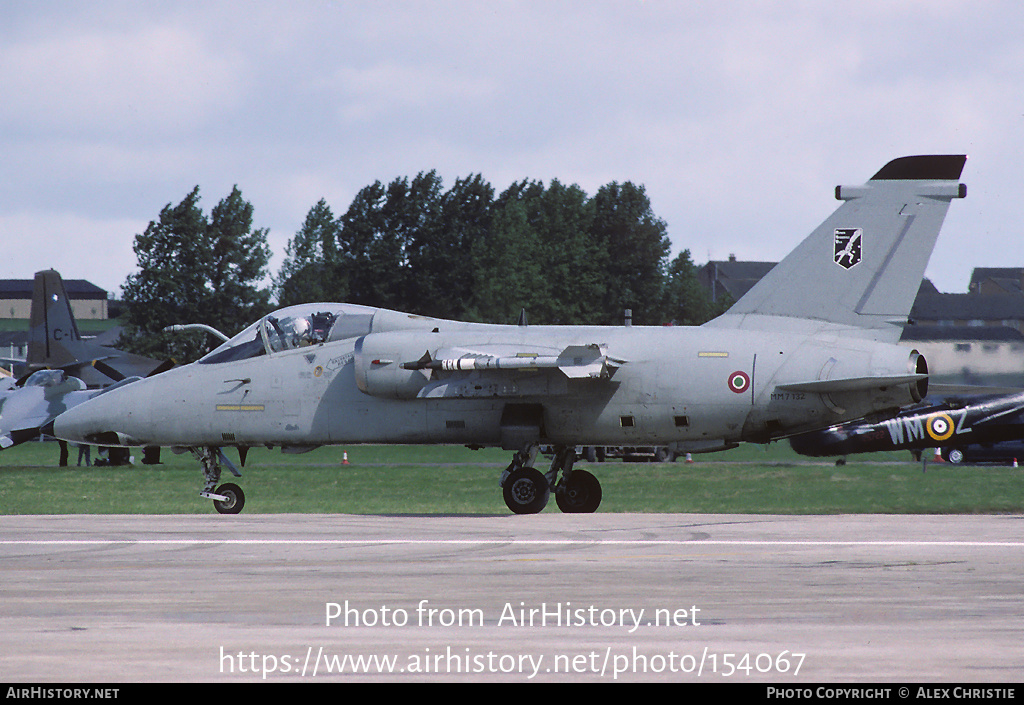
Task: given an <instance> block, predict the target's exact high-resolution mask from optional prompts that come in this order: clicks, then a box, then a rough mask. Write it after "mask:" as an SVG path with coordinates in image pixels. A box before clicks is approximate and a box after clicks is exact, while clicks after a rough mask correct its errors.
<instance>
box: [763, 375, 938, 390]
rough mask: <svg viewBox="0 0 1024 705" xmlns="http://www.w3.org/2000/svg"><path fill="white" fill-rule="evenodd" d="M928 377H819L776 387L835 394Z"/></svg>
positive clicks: (888, 385) (879, 387) (915, 380)
mask: <svg viewBox="0 0 1024 705" xmlns="http://www.w3.org/2000/svg"><path fill="white" fill-rule="evenodd" d="M926 379H928V375H926V374H909V375H889V376H881V377H847V378H845V379H817V380H813V381H809V382H793V383H790V384H780V385H778V386H777V387H776V389H782V390H785V391H787V392H808V393H812V394H833V393H838V392H857V391H863V390H866V389H882V388H885V387H892V386H896V385H903V384H917V383H919V382H922V381H924V380H926Z"/></svg>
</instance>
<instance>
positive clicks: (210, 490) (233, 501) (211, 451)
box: [190, 447, 245, 514]
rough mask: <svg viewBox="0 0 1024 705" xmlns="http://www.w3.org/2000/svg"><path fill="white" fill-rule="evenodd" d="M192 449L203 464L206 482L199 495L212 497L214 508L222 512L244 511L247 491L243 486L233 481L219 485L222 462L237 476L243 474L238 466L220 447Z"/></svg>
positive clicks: (234, 512)
mask: <svg viewBox="0 0 1024 705" xmlns="http://www.w3.org/2000/svg"><path fill="white" fill-rule="evenodd" d="M190 450H191V451H192V455H194V456H195V457H196V458H197V459H198V460H199V462H200V463H201V464H202V466H203V480H204V481H205V482H204V484H203V490H202V492H200V493H199V496H200V497H205V498H206V499H212V500H213V507H214V509H216V510H217V511H218V512H219V513H221V514H238V513H239V512H240V511H242V507H244V506H245V493H244V492H242V488H241V487H239V486H238V485H236V484H234V483H233V482H225V483H224V484H223V485H220V486H219V487H218V486H217V483H218V482H220V464H221V463H222V462H223V463H224V464H225V465H227V466H228V470H230V471H231V474H232V475H234V476H235V477H241V476H242V473H240V472H239V471H238V468H236V467H235V466H234V464H232V462H231V461H230V460H228V459H227V457H225V455H224V453H223V451H221V449H220V448H212V447H211V448H190ZM214 488H216V489H214Z"/></svg>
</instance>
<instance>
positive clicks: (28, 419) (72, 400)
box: [0, 370, 140, 450]
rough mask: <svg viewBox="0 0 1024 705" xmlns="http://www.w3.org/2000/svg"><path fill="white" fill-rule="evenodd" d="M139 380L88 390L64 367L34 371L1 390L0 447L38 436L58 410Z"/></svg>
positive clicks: (62, 410) (63, 410) (61, 410)
mask: <svg viewBox="0 0 1024 705" xmlns="http://www.w3.org/2000/svg"><path fill="white" fill-rule="evenodd" d="M138 379H140V378H139V377H126V378H124V379H122V380H120V381H119V382H117V383H115V384H114V385H111V386H109V387H106V388H104V389H87V388H86V385H85V382H83V381H82V380H81V379H79V378H78V377H71V376H69V375H68V373H67V372H65V371H64V370H37V371H35V372H33V373H32V374H30V375H29V376H28V377H27V378H26V379H24V380H21V381H20V382H19V383H18V384H17V385H12V386H10V387H8V388H5V389H2V390H0V450H6V449H7V448H10V447H12V446H16V445H18V444H19V443H24V442H26V441H31V440H34V439H36V438H39V436H41V435H42V434H43V429H44V428H45V427H46V426H47V425H48V424H49V423H50V422H51V421H53V420H54V419H55V418H57V417H58V416H60V415H61V413H63V412H65V411H67V410H68V409H70V408H72V407H74V406H77V405H78V404H81V403H82V402H84V401H86V400H88V399H92V398H93V397H95V396H97V395H98V394H102V393H104V392H107V391H110V390H112V389H114V388H116V387H118V386H121V385H124V384H128V383H130V382H133V381H135V380H138Z"/></svg>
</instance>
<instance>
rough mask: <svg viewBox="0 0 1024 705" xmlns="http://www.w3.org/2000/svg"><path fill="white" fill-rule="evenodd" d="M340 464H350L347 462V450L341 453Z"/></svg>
mask: <svg viewBox="0 0 1024 705" xmlns="http://www.w3.org/2000/svg"><path fill="white" fill-rule="evenodd" d="M341 464H342V465H351V463H350V462H348V451H347V450H346V451H344V452H343V453H342V455H341Z"/></svg>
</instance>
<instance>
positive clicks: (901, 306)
mask: <svg viewBox="0 0 1024 705" xmlns="http://www.w3.org/2000/svg"><path fill="white" fill-rule="evenodd" d="M966 159H967V157H966V156H964V155H936V156H914V157H902V158H900V159H895V160H893V161H891V162H889V163H888V164H886V165H885V166H884V167H882V169H881V170H879V171H878V173H877V174H875V175H874V176H873V177H871V180H870V181H868V182H867V183H866V184H864V185H863V186H853V187H851V186H837V187H836V198H837V199H839V200H841V201H843V202H844V203H843V204H842V205H841V206H840V207H839V208H838V209H837V210H836V211H835V212H834V213H833V214H832V215H831V216H830V217H829V218H828V219H827V220H825V222H824V223H822V224H821V225H819V226H818V227H817V228H816V229H815V230H814V232H812V233H811V234H810V236H808V237H807V239H805V240H804V241H803V242H802V243H800V245H798V246H797V248H796V249H795V250H793V252H791V253H790V254H789V255H788V256H787V257H786V258H785V259H783V260H782V261H781V262H779V264H777V265H776V266H775V267H774V268H773V269H772V270H771V271H770V272H769V273H768V274H767V275H765V276H764V277H763V278H762V279H761V281H759V282H758V283H757V284H756V285H754V286H753V287H752V288H751V289H750V290H749V291H748V292H747V293H746V294H745V295H744V296H743V297H742V298H740V300H739V301H737V302H736V304H735V305H734V306H733V307H732V308H730V309H729V310H728V311H727V312H726V313H725V314H724V315H723V316H720V317H719V318H717V319H715V320H714V321H711V322H709V323H708V324H707V325H709V326H715V327H764V326H765V325H769V326H775V325H778V324H780V323H781V321H779V320H778V319H764V318H762V317H764V316H782V317H787V318H796V319H809V320H811V321H820V322H824V323H832V324H838V325H840V326H849V327H850V328H852V329H854V330H855V331H856V330H857V329H860V332H857V333H856V334H857V335H860V336H863V337H870V338H875V339H877V340H883V341H887V342H896V341H897V340H899V337H900V334H901V332H902V328H901V326H902V325H903V324H904V323H906V321H907V316H908V315H909V314H910V308H911V306H913V303H914V299H915V298H916V296H917V291H918V289H919V288H920V285H921V278H922V277H923V276H924V270H925V267H926V266H927V265H928V259H929V257H931V253H932V249H933V247H934V246H935V240H936V238H937V237H938V234H939V229H940V228H941V227H942V221H943V219H944V218H945V216H946V211H947V210H948V209H949V204H950V202H951V200H952V199H954V198H963V197H964V196H966V194H967V189H966V187H965V186H964V185H963V184H961V183H959V179H960V174H961V172H962V171H963V167H964V163H965V161H966Z"/></svg>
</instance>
